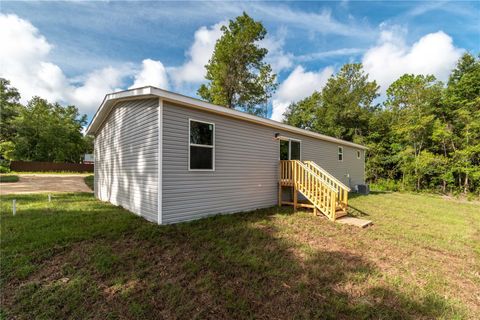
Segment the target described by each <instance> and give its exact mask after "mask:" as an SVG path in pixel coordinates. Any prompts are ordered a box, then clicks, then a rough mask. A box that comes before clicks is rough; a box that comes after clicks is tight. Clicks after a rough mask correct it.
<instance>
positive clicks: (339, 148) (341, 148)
mask: <svg viewBox="0 0 480 320" xmlns="http://www.w3.org/2000/svg"><path fill="white" fill-rule="evenodd" d="M337 147H338V149H337V150H338V151H337V160H338V161H339V162H343V157H344V153H343V147H342V146H337ZM340 155H341V156H342V160H340Z"/></svg>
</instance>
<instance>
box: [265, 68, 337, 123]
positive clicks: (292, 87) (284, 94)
mask: <svg viewBox="0 0 480 320" xmlns="http://www.w3.org/2000/svg"><path fill="white" fill-rule="evenodd" d="M332 73H333V68H332V67H326V68H324V69H323V70H320V71H318V72H312V71H305V69H304V68H303V67H302V66H297V67H296V68H295V69H294V70H293V71H292V73H290V75H289V76H288V77H287V79H285V81H283V82H282V84H281V85H280V87H279V88H278V91H277V93H276V94H275V96H274V98H273V100H272V107H273V110H272V117H271V118H272V119H273V120H277V121H282V120H283V113H284V112H285V111H286V110H287V107H288V106H289V105H290V103H292V102H296V101H299V100H301V99H303V98H305V97H307V96H309V95H311V94H312V93H313V92H314V91H315V90H317V91H318V90H321V89H322V88H323V86H324V85H325V84H326V83H327V80H328V78H329V77H330V76H331V75H332Z"/></svg>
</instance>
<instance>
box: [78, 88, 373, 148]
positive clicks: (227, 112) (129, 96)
mask: <svg viewBox="0 0 480 320" xmlns="http://www.w3.org/2000/svg"><path fill="white" fill-rule="evenodd" d="M148 98H161V99H162V100H164V101H167V102H171V103H174V104H179V105H182V106H186V107H190V108H194V109H199V110H203V111H207V112H212V113H216V114H220V115H224V116H227V117H231V118H236V119H241V120H244V121H248V122H253V123H258V124H261V125H264V126H268V127H272V128H275V129H279V130H284V131H288V132H292V133H296V134H300V135H303V136H308V137H312V138H316V139H320V140H324V141H329V142H333V143H338V144H341V145H346V146H350V147H355V148H359V149H367V147H365V146H362V145H360V144H356V143H353V142H349V141H345V140H341V139H337V138H333V137H330V136H326V135H323V134H320V133H316V132H312V131H308V130H305V129H300V128H297V127H293V126H290V125H288V124H284V123H281V122H278V121H274V120H271V119H266V118H261V117H257V116H254V115H251V114H248V113H245V112H241V111H238V110H234V109H230V108H225V107H222V106H217V105H214V104H211V103H208V102H205V101H202V100H199V99H195V98H192V97H187V96H184V95H181V94H178V93H174V92H170V91H167V90H163V89H159V88H155V87H151V86H148V87H141V88H136V89H131V90H126V91H120V92H115V93H110V94H107V95H106V96H105V98H104V99H103V101H102V104H101V105H100V107H99V108H98V110H97V112H96V113H95V115H94V116H93V119H92V121H91V122H90V124H89V125H88V127H87V130H86V134H90V135H95V134H96V132H97V131H98V129H100V127H101V126H102V124H103V122H104V121H105V119H106V118H107V117H108V115H109V113H110V112H111V110H112V109H113V108H114V106H115V104H117V103H118V102H121V101H126V100H136V99H148Z"/></svg>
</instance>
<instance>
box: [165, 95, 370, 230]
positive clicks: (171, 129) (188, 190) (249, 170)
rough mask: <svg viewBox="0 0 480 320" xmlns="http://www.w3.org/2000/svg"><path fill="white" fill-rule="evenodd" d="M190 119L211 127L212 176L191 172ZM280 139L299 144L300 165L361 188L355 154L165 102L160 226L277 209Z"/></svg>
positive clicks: (241, 121) (210, 172) (352, 150)
mask: <svg viewBox="0 0 480 320" xmlns="http://www.w3.org/2000/svg"><path fill="white" fill-rule="evenodd" d="M189 119H196V120H199V121H203V122H209V123H215V171H204V172H202V171H189V170H188V159H189V154H188V149H189V140H188V139H185V137H186V136H188V135H189V132H188V130H189ZM276 133H280V134H281V135H282V136H285V137H288V138H289V139H292V140H294V141H301V145H300V153H301V159H302V160H313V161H315V162H316V163H318V164H319V165H320V166H322V167H324V168H325V169H326V170H327V171H329V172H331V173H332V174H333V175H334V176H335V177H336V178H337V179H339V180H341V181H342V182H343V183H345V184H346V185H352V186H353V185H354V184H358V183H364V177H363V163H362V162H359V161H357V160H356V159H355V151H356V148H353V147H347V146H345V147H344V161H343V162H338V160H337V152H338V149H337V146H338V145H337V144H336V143H332V142H328V141H323V140H318V139H315V138H312V137H307V136H302V135H298V134H292V133H289V132H286V131H280V130H278V129H275V128H270V127H266V126H263V125H260V124H254V123H251V122H247V121H243V120H239V119H234V118H230V117H226V116H222V115H218V114H213V113H210V112H206V111H201V110H197V109H192V108H188V107H183V106H179V105H174V104H172V103H168V102H164V108H163V183H162V186H163V194H162V198H163V206H162V213H163V223H175V222H180V221H187V220H193V219H198V218H201V217H205V216H209V215H213V214H219V213H233V212H240V211H248V210H253V209H256V208H262V207H269V206H274V205H276V204H277V196H278V184H277V183H278V163H279V162H278V161H279V150H280V141H279V140H278V139H275V134H276Z"/></svg>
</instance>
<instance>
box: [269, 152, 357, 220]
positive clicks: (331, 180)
mask: <svg viewBox="0 0 480 320" xmlns="http://www.w3.org/2000/svg"><path fill="white" fill-rule="evenodd" d="M279 170H280V174H279V177H280V179H279V188H278V189H279V190H278V199H279V200H278V204H279V206H281V205H283V204H288V205H293V206H294V208H295V209H296V208H297V207H306V208H312V209H313V211H314V212H315V213H317V210H318V211H320V212H321V213H322V214H324V215H325V216H327V217H328V218H329V219H330V220H332V221H335V220H336V219H338V218H340V217H343V216H345V215H347V209H348V192H349V191H350V188H349V187H347V186H346V185H344V184H343V183H342V182H340V181H339V180H338V179H336V178H335V177H334V176H332V175H331V174H330V173H328V172H327V171H326V170H324V169H323V168H322V167H320V166H319V165H317V164H316V163H315V162H313V161H303V162H302V161H300V160H281V161H280V166H279ZM282 187H291V188H292V191H293V202H291V201H283V200H282ZM298 192H300V193H301V194H302V195H303V196H304V197H305V198H306V199H307V200H308V202H310V203H303V202H299V201H298Z"/></svg>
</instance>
